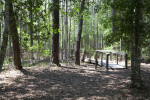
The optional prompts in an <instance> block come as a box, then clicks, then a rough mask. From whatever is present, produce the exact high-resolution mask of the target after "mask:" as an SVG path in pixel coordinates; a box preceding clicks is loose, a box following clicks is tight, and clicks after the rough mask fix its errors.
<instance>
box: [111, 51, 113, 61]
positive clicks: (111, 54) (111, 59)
mask: <svg viewBox="0 0 150 100" xmlns="http://www.w3.org/2000/svg"><path fill="white" fill-rule="evenodd" d="M112 58H113V55H112V52H110V61H112Z"/></svg>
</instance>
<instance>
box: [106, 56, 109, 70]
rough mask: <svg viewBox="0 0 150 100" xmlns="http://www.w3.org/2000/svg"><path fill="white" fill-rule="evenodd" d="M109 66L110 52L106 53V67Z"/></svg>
mask: <svg viewBox="0 0 150 100" xmlns="http://www.w3.org/2000/svg"><path fill="white" fill-rule="evenodd" d="M108 68H109V54H106V69H107V70H108Z"/></svg>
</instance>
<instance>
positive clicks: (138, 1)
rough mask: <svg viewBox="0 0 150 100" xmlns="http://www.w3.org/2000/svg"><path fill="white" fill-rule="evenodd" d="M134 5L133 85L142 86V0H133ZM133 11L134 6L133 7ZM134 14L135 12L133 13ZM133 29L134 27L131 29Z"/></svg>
mask: <svg viewBox="0 0 150 100" xmlns="http://www.w3.org/2000/svg"><path fill="white" fill-rule="evenodd" d="M133 1H134V2H132V3H133V4H132V5H133V7H134V8H135V14H134V15H135V17H134V31H131V32H132V33H131V40H132V52H131V83H132V86H133V87H136V88H140V87H141V86H142V82H141V71H140V59H141V35H142V0H133ZM132 12H133V8H132ZM131 14H133V13H131ZM131 21H132V22H131V25H132V26H131V27H133V16H132V20H131ZM131 30H132V29H131Z"/></svg>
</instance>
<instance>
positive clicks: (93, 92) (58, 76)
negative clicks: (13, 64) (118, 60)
mask: <svg viewBox="0 0 150 100" xmlns="http://www.w3.org/2000/svg"><path fill="white" fill-rule="evenodd" d="M88 67H91V68H92V70H91V69H90V68H87V66H81V67H80V68H77V67H76V66H62V67H55V66H47V67H44V68H43V67H36V68H35V67H33V68H26V69H24V70H22V71H17V70H9V71H5V72H2V73H1V74H0V76H1V77H0V78H1V79H3V80H4V81H5V83H1V85H3V88H1V91H2V92H1V93H0V96H1V98H3V99H8V98H12V99H33V98H34V99H40V100H41V99H52V100H60V99H65V100H88V99H89V100H94V99H104V100H110V99H111V98H114V99H116V98H117V99H119V98H124V99H127V98H130V97H131V98H132V97H136V96H135V95H133V94H134V93H132V90H131V89H130V88H128V85H129V84H130V70H109V71H107V70H105V69H93V66H91V65H90V66H88ZM86 68H87V69H86ZM4 76H5V77H11V80H9V81H7V80H8V79H7V78H4ZM10 83H11V84H10ZM135 93H136V92H135ZM141 95H143V94H139V96H138V97H139V98H140V97H141ZM129 100H130V99H129Z"/></svg>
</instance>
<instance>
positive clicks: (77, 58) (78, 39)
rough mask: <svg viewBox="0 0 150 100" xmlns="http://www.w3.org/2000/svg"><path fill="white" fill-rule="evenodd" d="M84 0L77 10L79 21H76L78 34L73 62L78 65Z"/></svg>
mask: <svg viewBox="0 0 150 100" xmlns="http://www.w3.org/2000/svg"><path fill="white" fill-rule="evenodd" d="M84 5H85V0H82V1H81V9H80V11H79V23H78V34H77V39H76V48H75V64H77V65H80V41H81V34H82V26H83V14H82V13H83V10H84Z"/></svg>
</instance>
